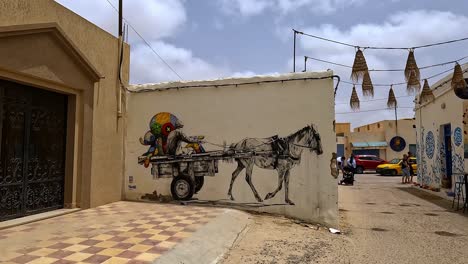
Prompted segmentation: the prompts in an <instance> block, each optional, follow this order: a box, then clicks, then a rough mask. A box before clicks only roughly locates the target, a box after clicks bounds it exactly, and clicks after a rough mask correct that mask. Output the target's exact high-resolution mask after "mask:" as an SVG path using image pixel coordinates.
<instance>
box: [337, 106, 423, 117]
mask: <svg viewBox="0 0 468 264" xmlns="http://www.w3.org/2000/svg"><path fill="white" fill-rule="evenodd" d="M397 109H414V107H412V106H402V107H397ZM383 110H391V111H395V108H379V109H370V110H361V111H353V112H340V113H335V115H344V114H360V113H368V112H377V111H383Z"/></svg>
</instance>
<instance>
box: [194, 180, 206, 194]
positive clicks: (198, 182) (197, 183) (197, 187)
mask: <svg viewBox="0 0 468 264" xmlns="http://www.w3.org/2000/svg"><path fill="white" fill-rule="evenodd" d="M203 183H205V177H203V176H196V177H195V193H198V192H199V191H200V190H201V188H202V187H203Z"/></svg>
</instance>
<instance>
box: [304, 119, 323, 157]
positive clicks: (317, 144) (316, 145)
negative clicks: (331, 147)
mask: <svg viewBox="0 0 468 264" xmlns="http://www.w3.org/2000/svg"><path fill="white" fill-rule="evenodd" d="M308 128H309V129H308V131H309V133H308V134H309V137H308V142H307V145H308V147H309V149H310V151H311V152H312V151H315V152H316V153H317V155H322V153H323V149H322V141H321V139H320V134H319V133H318V132H317V130H316V129H315V126H314V125H313V124H312V125H310V126H308Z"/></svg>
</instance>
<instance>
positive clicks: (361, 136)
mask: <svg viewBox="0 0 468 264" xmlns="http://www.w3.org/2000/svg"><path fill="white" fill-rule="evenodd" d="M414 123H415V121H414V119H400V120H398V121H397V122H396V121H395V120H383V121H379V122H376V123H372V124H368V125H364V126H360V127H356V128H354V130H353V132H350V125H349V123H341V124H340V123H338V124H337V125H336V136H337V153H338V156H339V154H340V153H345V154H346V156H347V157H349V156H350V155H351V153H354V154H355V155H376V156H378V157H380V158H381V159H384V160H391V159H394V158H401V157H402V156H403V154H406V153H408V152H409V151H411V152H412V153H413V154H415V153H416V133H415V128H414ZM397 136H398V137H399V138H395V137H397ZM394 138H395V139H394ZM392 139H393V141H392ZM398 139H399V140H398ZM398 143H399V145H398ZM392 146H393V148H392Z"/></svg>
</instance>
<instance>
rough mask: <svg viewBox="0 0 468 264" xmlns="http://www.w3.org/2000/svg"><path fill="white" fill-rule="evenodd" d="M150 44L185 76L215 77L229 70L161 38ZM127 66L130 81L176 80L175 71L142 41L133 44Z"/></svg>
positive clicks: (189, 78)
mask: <svg viewBox="0 0 468 264" xmlns="http://www.w3.org/2000/svg"><path fill="white" fill-rule="evenodd" d="M150 44H151V46H153V47H154V49H155V50H157V51H158V53H159V54H161V55H162V56H163V57H164V59H165V61H166V62H167V63H169V64H170V65H171V66H172V68H173V69H174V70H175V71H176V72H177V73H178V74H179V75H181V76H182V78H183V79H184V80H197V79H211V78H217V77H220V76H224V75H225V74H226V73H227V72H228V71H229V70H228V69H227V68H226V67H218V66H215V65H212V64H210V63H208V62H206V61H204V60H202V59H200V58H197V57H195V56H193V54H192V52H191V51H190V50H187V49H183V48H178V47H175V46H173V45H171V44H167V43H164V42H162V41H154V42H151V43H150ZM130 68H131V76H132V78H131V82H132V83H147V82H150V83H154V82H161V81H170V80H178V77H177V75H175V74H174V73H173V72H172V71H171V70H170V69H169V68H168V67H167V66H166V65H164V64H163V63H162V62H161V61H160V60H159V59H158V58H157V57H156V56H155V54H153V53H152V51H151V50H150V49H149V48H148V47H147V46H145V45H143V44H138V45H133V46H132V58H131V64H130Z"/></svg>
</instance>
